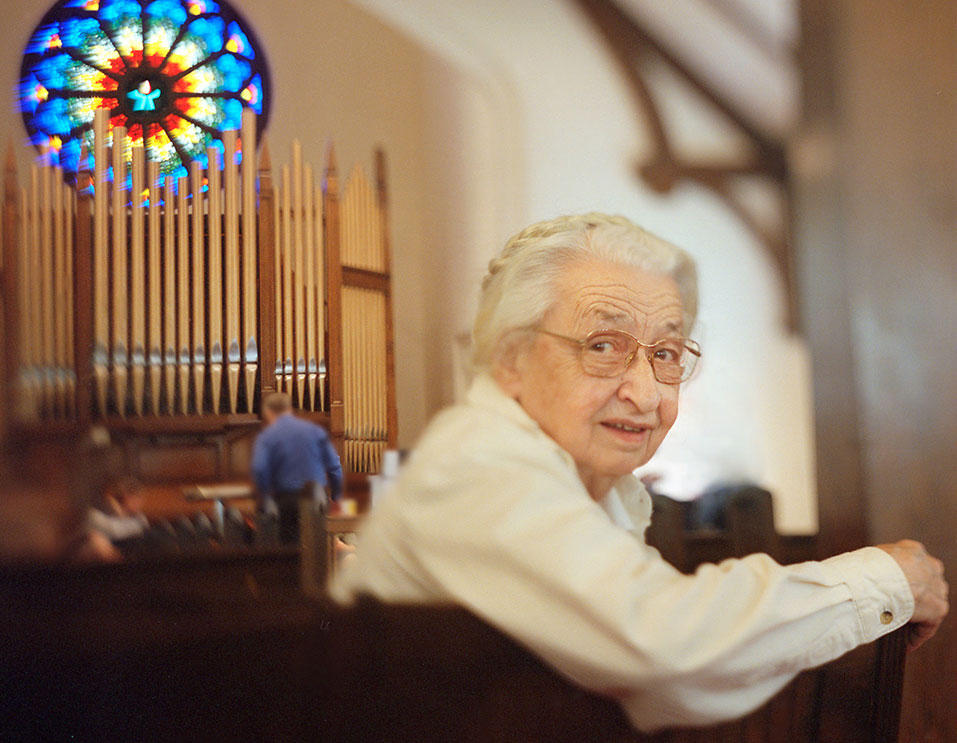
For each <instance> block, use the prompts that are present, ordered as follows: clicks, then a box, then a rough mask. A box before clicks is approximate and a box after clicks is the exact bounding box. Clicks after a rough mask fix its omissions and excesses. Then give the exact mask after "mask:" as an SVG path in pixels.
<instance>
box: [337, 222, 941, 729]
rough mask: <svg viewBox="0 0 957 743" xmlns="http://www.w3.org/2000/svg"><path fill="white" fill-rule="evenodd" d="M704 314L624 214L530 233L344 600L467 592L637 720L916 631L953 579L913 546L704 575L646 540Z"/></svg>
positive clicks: (922, 635) (366, 530) (481, 318)
mask: <svg viewBox="0 0 957 743" xmlns="http://www.w3.org/2000/svg"><path fill="white" fill-rule="evenodd" d="M696 311H697V278H696V269H695V266H694V263H693V261H692V259H691V258H690V257H689V256H688V255H687V254H686V253H685V252H683V251H682V250H680V249H678V248H676V247H674V246H672V245H670V244H668V243H667V242H665V241H664V240H661V239H660V238H658V237H656V236H654V235H652V234H650V233H648V232H646V231H644V230H642V229H641V228H639V227H637V226H635V225H634V224H632V223H631V222H629V221H628V220H626V219H624V218H622V217H611V216H607V215H603V214H586V215H582V216H571V217H562V218H558V219H555V220H552V221H548V222H541V223H538V224H534V225H532V226H530V227H528V228H527V229H525V230H524V231H522V232H520V233H518V234H517V235H515V236H514V237H513V238H512V239H511V240H509V242H508V243H507V245H506V246H505V248H504V250H503V251H502V253H501V254H500V255H499V256H498V257H497V258H495V259H493V260H492V261H491V263H490V265H489V272H488V275H487V276H486V277H485V279H484V281H483V283H482V293H481V298H480V304H479V310H478V315H477V318H476V321H475V326H474V329H473V342H474V347H473V351H474V356H473V361H474V363H475V366H476V368H477V371H478V375H477V377H476V379H475V381H474V383H473V385H472V387H471V388H470V390H469V392H468V395H467V398H466V400H465V401H464V402H463V403H462V404H459V405H456V406H454V407H452V408H450V409H448V410H445V411H443V412H442V413H440V414H439V415H438V416H437V417H436V418H435V419H434V420H433V421H432V422H431V424H430V425H429V427H428V428H427V430H426V432H425V433H424V435H423V436H422V438H421V440H420V441H419V444H418V446H417V448H416V450H415V451H414V452H413V454H412V456H411V457H410V459H409V461H408V462H407V463H406V465H405V466H404V468H403V470H402V471H401V472H400V474H399V477H398V480H397V482H396V484H395V486H394V487H393V488H392V489H391V490H390V491H389V492H388V493H387V494H386V495H385V496H384V497H383V498H382V499H381V500H380V502H379V503H378V504H377V505H376V507H375V509H373V510H372V511H371V513H370V515H369V517H367V520H366V523H365V525H364V527H363V528H362V530H361V531H360V534H359V540H358V549H357V551H356V554H355V556H354V559H353V560H352V561H351V562H350V563H349V564H348V565H344V566H343V570H342V571H341V572H340V573H339V574H338V575H337V576H336V579H335V580H334V582H333V584H332V587H331V591H332V594H333V596H334V597H335V598H336V599H337V600H339V601H342V602H349V601H351V600H352V599H353V598H354V597H356V596H358V595H361V594H371V595H373V596H375V597H378V598H379V599H381V600H384V601H389V602H414V603H433V604H458V605H461V606H464V607H466V608H468V609H469V610H470V611H472V612H473V613H474V614H476V615H477V616H478V617H480V618H481V619H483V620H485V621H487V622H488V623H490V624H491V625H493V626H495V627H496V628H498V629H500V630H501V631H503V632H505V633H506V634H507V635H509V636H511V637H512V638H513V639H515V640H516V641H518V642H519V643H520V644H522V645H524V646H525V647H527V648H529V649H530V650H531V651H533V652H534V653H536V654H537V655H538V656H540V657H541V658H542V659H544V660H545V661H546V662H548V663H549V664H551V665H552V666H553V667H554V668H555V669H557V670H558V671H559V672H560V673H561V674H562V675H564V676H566V677H568V678H570V679H572V680H574V681H575V682H577V683H579V684H580V685H582V686H584V687H586V688H588V689H590V690H592V691H595V692H599V693H605V694H609V695H611V696H613V697H614V698H615V699H617V700H618V701H619V702H620V703H621V705H622V706H623V708H624V710H625V712H626V714H628V716H629V717H630V719H631V720H632V722H633V724H634V725H635V726H636V727H638V728H639V729H642V730H654V729H658V728H662V727H671V726H681V725H706V724H712V723H717V722H719V721H722V720H726V719H731V718H735V717H739V716H742V715H744V714H746V713H748V712H750V711H752V710H754V709H756V708H757V707H759V706H760V705H761V704H763V703H764V702H765V701H766V700H767V699H768V698H770V697H771V696H772V695H774V694H775V693H776V692H777V691H778V690H780V689H781V688H782V687H783V686H784V685H785V684H787V683H788V681H790V680H791V679H792V678H793V677H794V676H795V675H796V674H797V673H799V672H800V671H802V670H804V669H807V668H810V667H813V666H817V665H820V664H823V663H826V662H828V661H830V660H833V659H834V658H837V657H838V656H840V655H842V654H843V653H845V652H847V651H849V650H851V649H853V648H855V647H857V646H858V645H860V644H862V643H867V642H871V641H873V640H875V639H877V638H878V637H880V636H882V635H884V634H886V633H889V632H892V631H894V630H895V629H897V628H898V627H901V626H904V625H905V624H908V623H910V625H909V627H910V629H909V632H910V637H909V644H910V645H911V647H916V646H917V645H920V644H921V643H922V642H923V641H925V640H926V639H927V638H929V637H930V636H931V635H933V634H934V632H935V631H936V629H937V627H938V625H939V624H940V623H941V621H942V620H943V618H944V616H945V615H946V613H947V611H948V599H947V591H948V587H947V583H946V581H945V580H944V577H943V565H942V563H941V562H940V561H939V560H937V559H935V558H933V557H931V556H930V555H928V554H927V552H926V551H925V550H924V548H923V547H922V546H921V545H920V544H919V543H917V542H914V541H909V540H905V541H901V542H897V543H896V544H888V545H880V546H879V547H865V548H862V549H859V550H856V551H854V552H850V553H846V554H842V555H838V556H836V557H832V558H830V559H827V560H824V561H822V562H807V563H802V564H799V565H793V566H787V567H785V566H781V565H779V564H777V563H776V562H775V561H774V560H772V559H771V558H770V557H769V556H768V555H762V554H758V555H751V556H748V557H745V558H743V559H736V560H727V561H725V562H722V563H721V564H720V565H711V564H708V565H703V566H701V567H700V568H699V569H698V570H697V571H696V573H695V574H694V575H690V576H689V575H684V574H682V573H680V572H679V571H677V570H675V569H674V568H673V567H672V566H671V565H669V564H668V563H666V562H665V561H664V560H663V559H662V558H661V556H660V555H659V554H658V552H657V551H656V550H654V549H653V548H651V547H649V546H647V545H646V544H645V542H644V532H645V529H646V528H647V526H648V524H649V522H650V518H651V501H650V497H649V495H648V493H647V491H646V490H645V488H644V486H643V485H642V484H641V482H640V481H639V480H638V479H637V478H636V477H635V476H634V475H633V474H632V473H633V471H634V470H635V469H636V468H638V467H639V466H641V465H643V464H645V463H646V462H647V461H648V460H649V459H650V457H651V456H652V454H654V452H655V451H656V450H657V448H658V447H659V446H660V444H661V442H662V440H663V439H664V438H665V436H666V434H667V433H668V431H669V429H670V428H671V426H672V424H673V423H674V421H675V418H676V416H677V414H678V402H679V393H680V390H681V385H682V383H683V382H685V381H687V379H688V378H689V377H690V376H691V374H692V372H693V370H694V367H695V363H696V362H697V360H698V358H699V356H700V355H701V353H702V352H701V350H700V348H699V347H698V344H697V343H695V342H694V341H693V340H691V339H690V338H689V337H688V336H689V335H690V333H691V331H692V327H693V324H694V320H695V315H696ZM742 342H746V339H742Z"/></svg>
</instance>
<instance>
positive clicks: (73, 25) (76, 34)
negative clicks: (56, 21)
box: [60, 18, 109, 52]
mask: <svg viewBox="0 0 957 743" xmlns="http://www.w3.org/2000/svg"><path fill="white" fill-rule="evenodd" d="M60 41H62V42H63V46H65V47H75V48H77V49H80V50H81V52H83V51H86V48H87V45H89V44H91V43H96V42H100V43H102V42H104V41H105V42H107V43H109V42H108V40H107V38H106V34H104V33H103V29H102V28H101V27H100V24H99V23H97V22H96V19H95V18H68V19H67V20H65V21H63V22H62V23H61V24H60Z"/></svg>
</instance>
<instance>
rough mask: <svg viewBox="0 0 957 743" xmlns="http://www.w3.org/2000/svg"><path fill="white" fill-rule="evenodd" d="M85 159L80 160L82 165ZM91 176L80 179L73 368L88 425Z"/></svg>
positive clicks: (79, 407)
mask: <svg viewBox="0 0 957 743" xmlns="http://www.w3.org/2000/svg"><path fill="white" fill-rule="evenodd" d="M82 160H83V158H81V162H82ZM92 184H93V181H92V174H91V173H90V172H89V171H87V170H84V171H82V172H81V173H80V175H79V177H78V178H77V195H76V219H75V220H74V223H75V225H76V242H75V243H74V246H75V251H76V252H75V254H74V259H73V281H74V284H73V317H74V323H75V324H74V331H73V332H74V336H73V368H74V371H75V373H76V419H77V421H78V422H79V423H88V422H89V420H90V418H91V416H92V413H93V281H94V277H93V214H92V211H91V208H90V207H91V201H92V199H91V197H90V188H91V187H92Z"/></svg>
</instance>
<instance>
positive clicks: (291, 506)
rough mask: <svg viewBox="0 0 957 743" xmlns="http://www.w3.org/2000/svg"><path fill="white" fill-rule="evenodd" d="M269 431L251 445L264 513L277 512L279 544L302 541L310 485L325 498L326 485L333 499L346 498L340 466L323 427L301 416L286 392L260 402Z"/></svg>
mask: <svg viewBox="0 0 957 743" xmlns="http://www.w3.org/2000/svg"><path fill="white" fill-rule="evenodd" d="M262 410H263V420H265V422H266V428H265V430H264V431H262V433H260V434H259V436H257V437H256V443H255V445H254V446H253V460H252V475H253V480H254V481H255V483H256V488H257V489H258V491H259V496H260V499H261V505H260V507H261V508H262V509H263V510H264V511H267V512H268V511H270V510H271V509H273V508H275V509H277V510H278V512H279V541H280V542H282V543H283V544H294V543H297V542H298V540H299V496H300V493H301V491H302V488H303V487H304V486H305V484H306V483H307V482H311V483H313V485H314V487H315V488H316V492H315V493H314V497H315V498H316V500H317V501H324V500H325V488H326V487H327V486H328V488H329V490H330V493H331V498H332V500H333V501H338V500H339V497H340V496H341V494H342V465H341V463H340V462H339V455H338V453H336V450H335V447H333V445H332V442H331V441H330V440H329V436H328V434H327V433H326V431H325V429H323V428H322V426H318V425H316V424H315V423H311V422H309V421H306V420H303V419H301V418H297V417H296V416H295V415H294V414H293V411H292V400H291V399H290V397H289V395H287V394H285V393H284V392H274V393H272V394H270V395H267V396H266V398H265V399H264V400H263V403H262Z"/></svg>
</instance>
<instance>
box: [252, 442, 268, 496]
mask: <svg viewBox="0 0 957 743" xmlns="http://www.w3.org/2000/svg"><path fill="white" fill-rule="evenodd" d="M250 469H251V470H252V475H253V482H255V483H256V489H257V490H258V491H259V494H260V495H261V496H266V495H268V494H269V493H270V492H271V491H272V473H271V472H270V464H269V443H268V441H267V438H266V436H265V435H264V432H263V433H260V434H259V435H258V436H257V437H256V443H255V444H253V459H252V464H251V465H250Z"/></svg>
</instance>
